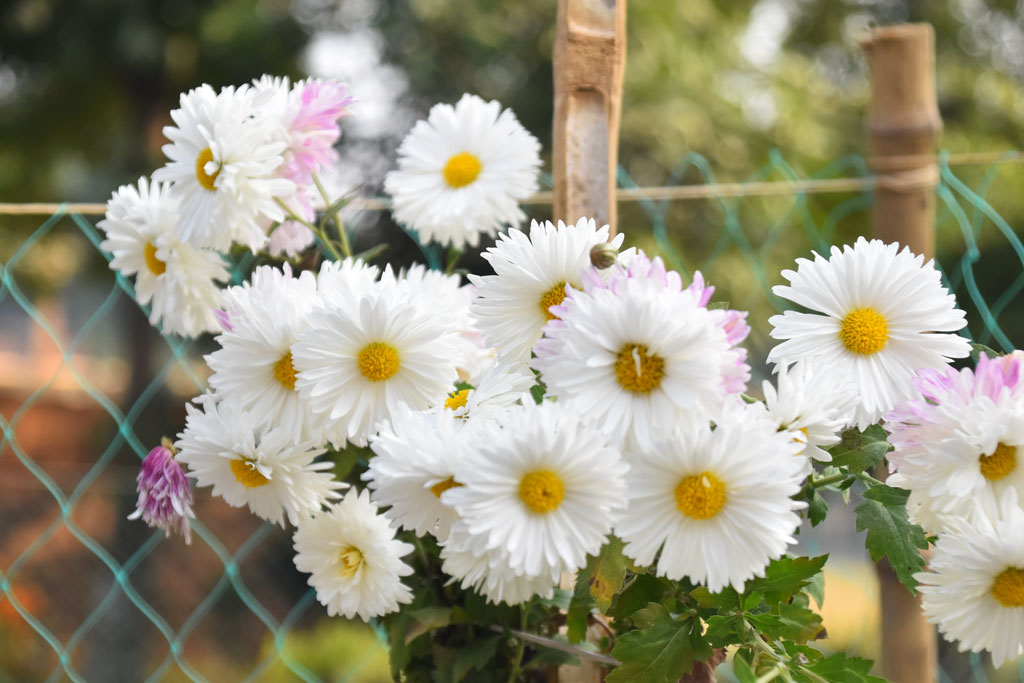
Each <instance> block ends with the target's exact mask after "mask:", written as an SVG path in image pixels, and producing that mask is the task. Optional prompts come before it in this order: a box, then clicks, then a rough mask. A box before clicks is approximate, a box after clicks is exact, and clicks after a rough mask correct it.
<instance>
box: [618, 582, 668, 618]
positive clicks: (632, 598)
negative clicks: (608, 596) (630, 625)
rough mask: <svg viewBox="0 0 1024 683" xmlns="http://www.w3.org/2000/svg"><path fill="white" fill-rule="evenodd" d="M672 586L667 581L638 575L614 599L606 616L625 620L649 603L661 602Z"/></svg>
mask: <svg viewBox="0 0 1024 683" xmlns="http://www.w3.org/2000/svg"><path fill="white" fill-rule="evenodd" d="M672 588H673V586H672V584H671V583H670V582H669V581H668V580H667V579H659V578H658V577H656V576H652V575H650V574H639V575H637V576H636V577H634V579H633V582H632V583H631V584H629V585H628V586H627V587H626V588H625V589H623V591H622V592H621V593H619V595H618V596H617V597H616V598H615V601H614V603H613V604H612V607H611V609H610V610H609V611H608V615H609V616H611V617H614V618H615V619H620V620H621V619H626V618H627V617H629V616H631V615H632V614H634V613H635V612H636V611H637V610H641V609H643V608H644V607H646V606H647V604H648V603H651V602H658V603H660V602H662V601H663V599H664V597H665V595H666V594H667V593H669V592H671V591H672Z"/></svg>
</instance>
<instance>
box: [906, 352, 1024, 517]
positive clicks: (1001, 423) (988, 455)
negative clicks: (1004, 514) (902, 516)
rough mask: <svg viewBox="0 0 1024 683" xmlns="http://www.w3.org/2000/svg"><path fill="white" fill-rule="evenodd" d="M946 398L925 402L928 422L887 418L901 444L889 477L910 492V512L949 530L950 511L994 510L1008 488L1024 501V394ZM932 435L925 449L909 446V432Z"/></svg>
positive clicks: (966, 514)
mask: <svg viewBox="0 0 1024 683" xmlns="http://www.w3.org/2000/svg"><path fill="white" fill-rule="evenodd" d="M951 374H954V375H955V374H956V373H952V371H951ZM946 398H947V399H949V400H943V401H942V402H941V403H934V402H927V403H925V402H923V401H922V402H921V403H924V404H925V405H926V406H927V409H928V419H927V420H920V419H918V418H914V417H909V416H904V419H905V420H907V423H899V422H893V423H889V422H887V423H886V428H887V429H888V430H890V432H892V433H893V434H894V438H893V442H894V444H896V450H895V451H894V452H893V454H892V455H893V456H894V457H892V459H891V461H890V462H891V464H892V465H894V466H895V468H896V472H895V473H894V474H892V475H891V476H890V477H889V483H891V485H893V486H899V487H901V488H905V489H909V490H910V492H911V494H910V499H909V500H908V501H907V510H908V512H909V513H910V517H911V519H912V520H913V521H914V522H916V523H917V524H920V525H921V526H922V527H924V528H925V529H926V530H927V531H929V532H931V533H941V532H942V530H943V526H942V522H943V520H944V519H946V516H948V517H956V518H965V519H966V518H968V517H969V516H970V515H971V514H972V513H974V512H975V511H980V512H981V513H983V514H988V515H994V514H995V513H996V511H997V509H998V502H999V500H1000V499H1001V498H1002V496H1003V495H1004V494H1005V492H1006V490H1007V489H1013V490H1015V491H1016V494H1017V495H1018V496H1019V497H1020V499H1022V500H1024V394H1021V393H1020V392H1012V393H1011V392H1010V391H1008V390H1004V391H1002V392H1000V393H998V394H996V395H995V396H994V398H993V396H989V395H985V394H981V393H979V394H977V395H975V396H973V397H971V398H970V399H968V400H966V401H963V402H961V401H958V400H956V399H955V398H952V397H946ZM908 423H909V424H908ZM922 423H923V428H919V426H918V425H921V424H922ZM915 433H916V434H915ZM925 434H926V435H928V436H930V437H931V438H930V439H929V440H928V441H925V442H921V443H920V444H919V447H912V448H908V447H906V446H905V444H904V442H905V441H906V440H907V437H908V436H910V435H916V436H921V435H925Z"/></svg>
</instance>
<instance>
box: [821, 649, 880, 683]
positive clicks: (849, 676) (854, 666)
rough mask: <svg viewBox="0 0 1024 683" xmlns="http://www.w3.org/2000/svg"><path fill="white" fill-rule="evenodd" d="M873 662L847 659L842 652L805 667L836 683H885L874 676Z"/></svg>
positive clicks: (857, 658)
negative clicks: (871, 672)
mask: <svg viewBox="0 0 1024 683" xmlns="http://www.w3.org/2000/svg"><path fill="white" fill-rule="evenodd" d="M871 664H872V663H871V660H869V659H861V658H860V657H847V656H846V655H845V654H844V653H842V652H837V653H836V654H834V655H832V656H830V657H825V658H823V659H819V660H817V661H816V662H811V663H810V664H807V665H805V667H804V668H806V669H807V670H809V671H812V672H814V673H815V674H817V675H818V676H820V677H821V678H824V679H825V680H826V681H835V683H885V679H884V678H878V677H877V676H872V675H871V674H870V671H871Z"/></svg>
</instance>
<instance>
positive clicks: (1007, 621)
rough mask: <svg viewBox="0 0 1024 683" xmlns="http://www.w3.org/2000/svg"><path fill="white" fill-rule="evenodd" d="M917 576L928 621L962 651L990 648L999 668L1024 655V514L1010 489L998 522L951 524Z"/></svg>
mask: <svg viewBox="0 0 1024 683" xmlns="http://www.w3.org/2000/svg"><path fill="white" fill-rule="evenodd" d="M929 568H930V570H931V571H927V572H921V573H918V574H915V575H914V578H915V579H917V581H919V582H920V584H921V585H920V586H919V588H918V591H919V592H920V594H921V604H922V607H923V608H924V613H925V614H926V615H927V617H928V621H930V622H932V623H933V624H938V627H939V631H941V632H942V634H943V635H945V636H947V637H948V638H952V639H955V640H958V641H960V650H961V651H965V650H973V651H975V652H977V651H981V650H988V651H989V652H991V653H992V663H993V664H995V666H996V667H997V668H998V667H1000V666H1002V665H1003V662H1004V661H1006V660H1007V659H1013V658H1015V657H1020V656H1021V655H1024V510H1022V509H1021V507H1020V505H1019V503H1018V501H1017V496H1016V495H1015V493H1014V492H1013V491H1007V492H1006V494H1005V495H1004V496H1003V498H1002V499H1001V501H1000V505H999V513H998V514H997V516H996V517H995V518H993V519H989V518H988V517H987V516H986V515H983V514H978V515H975V516H974V521H973V522H967V521H966V520H964V519H959V518H950V519H948V520H946V532H945V533H943V534H942V535H940V536H939V540H938V542H937V543H936V544H935V549H934V551H933V553H932V559H931V561H930V562H929Z"/></svg>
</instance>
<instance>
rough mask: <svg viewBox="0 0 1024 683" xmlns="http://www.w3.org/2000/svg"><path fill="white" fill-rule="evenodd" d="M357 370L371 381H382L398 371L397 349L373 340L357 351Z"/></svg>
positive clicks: (399, 365)
mask: <svg viewBox="0 0 1024 683" xmlns="http://www.w3.org/2000/svg"><path fill="white" fill-rule="evenodd" d="M358 361H359V372H361V373H363V377H365V378H366V379H368V380H370V381H371V382H383V381H384V380H388V379H391V378H392V377H394V376H395V373H397V372H398V368H399V367H401V363H400V362H399V360H398V350H397V349H396V348H395V347H394V346H392V345H391V344H385V343H384V342H373V343H372V344H368V345H367V346H366V347H365V348H364V349H363V350H362V351H360V352H359V357H358Z"/></svg>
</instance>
